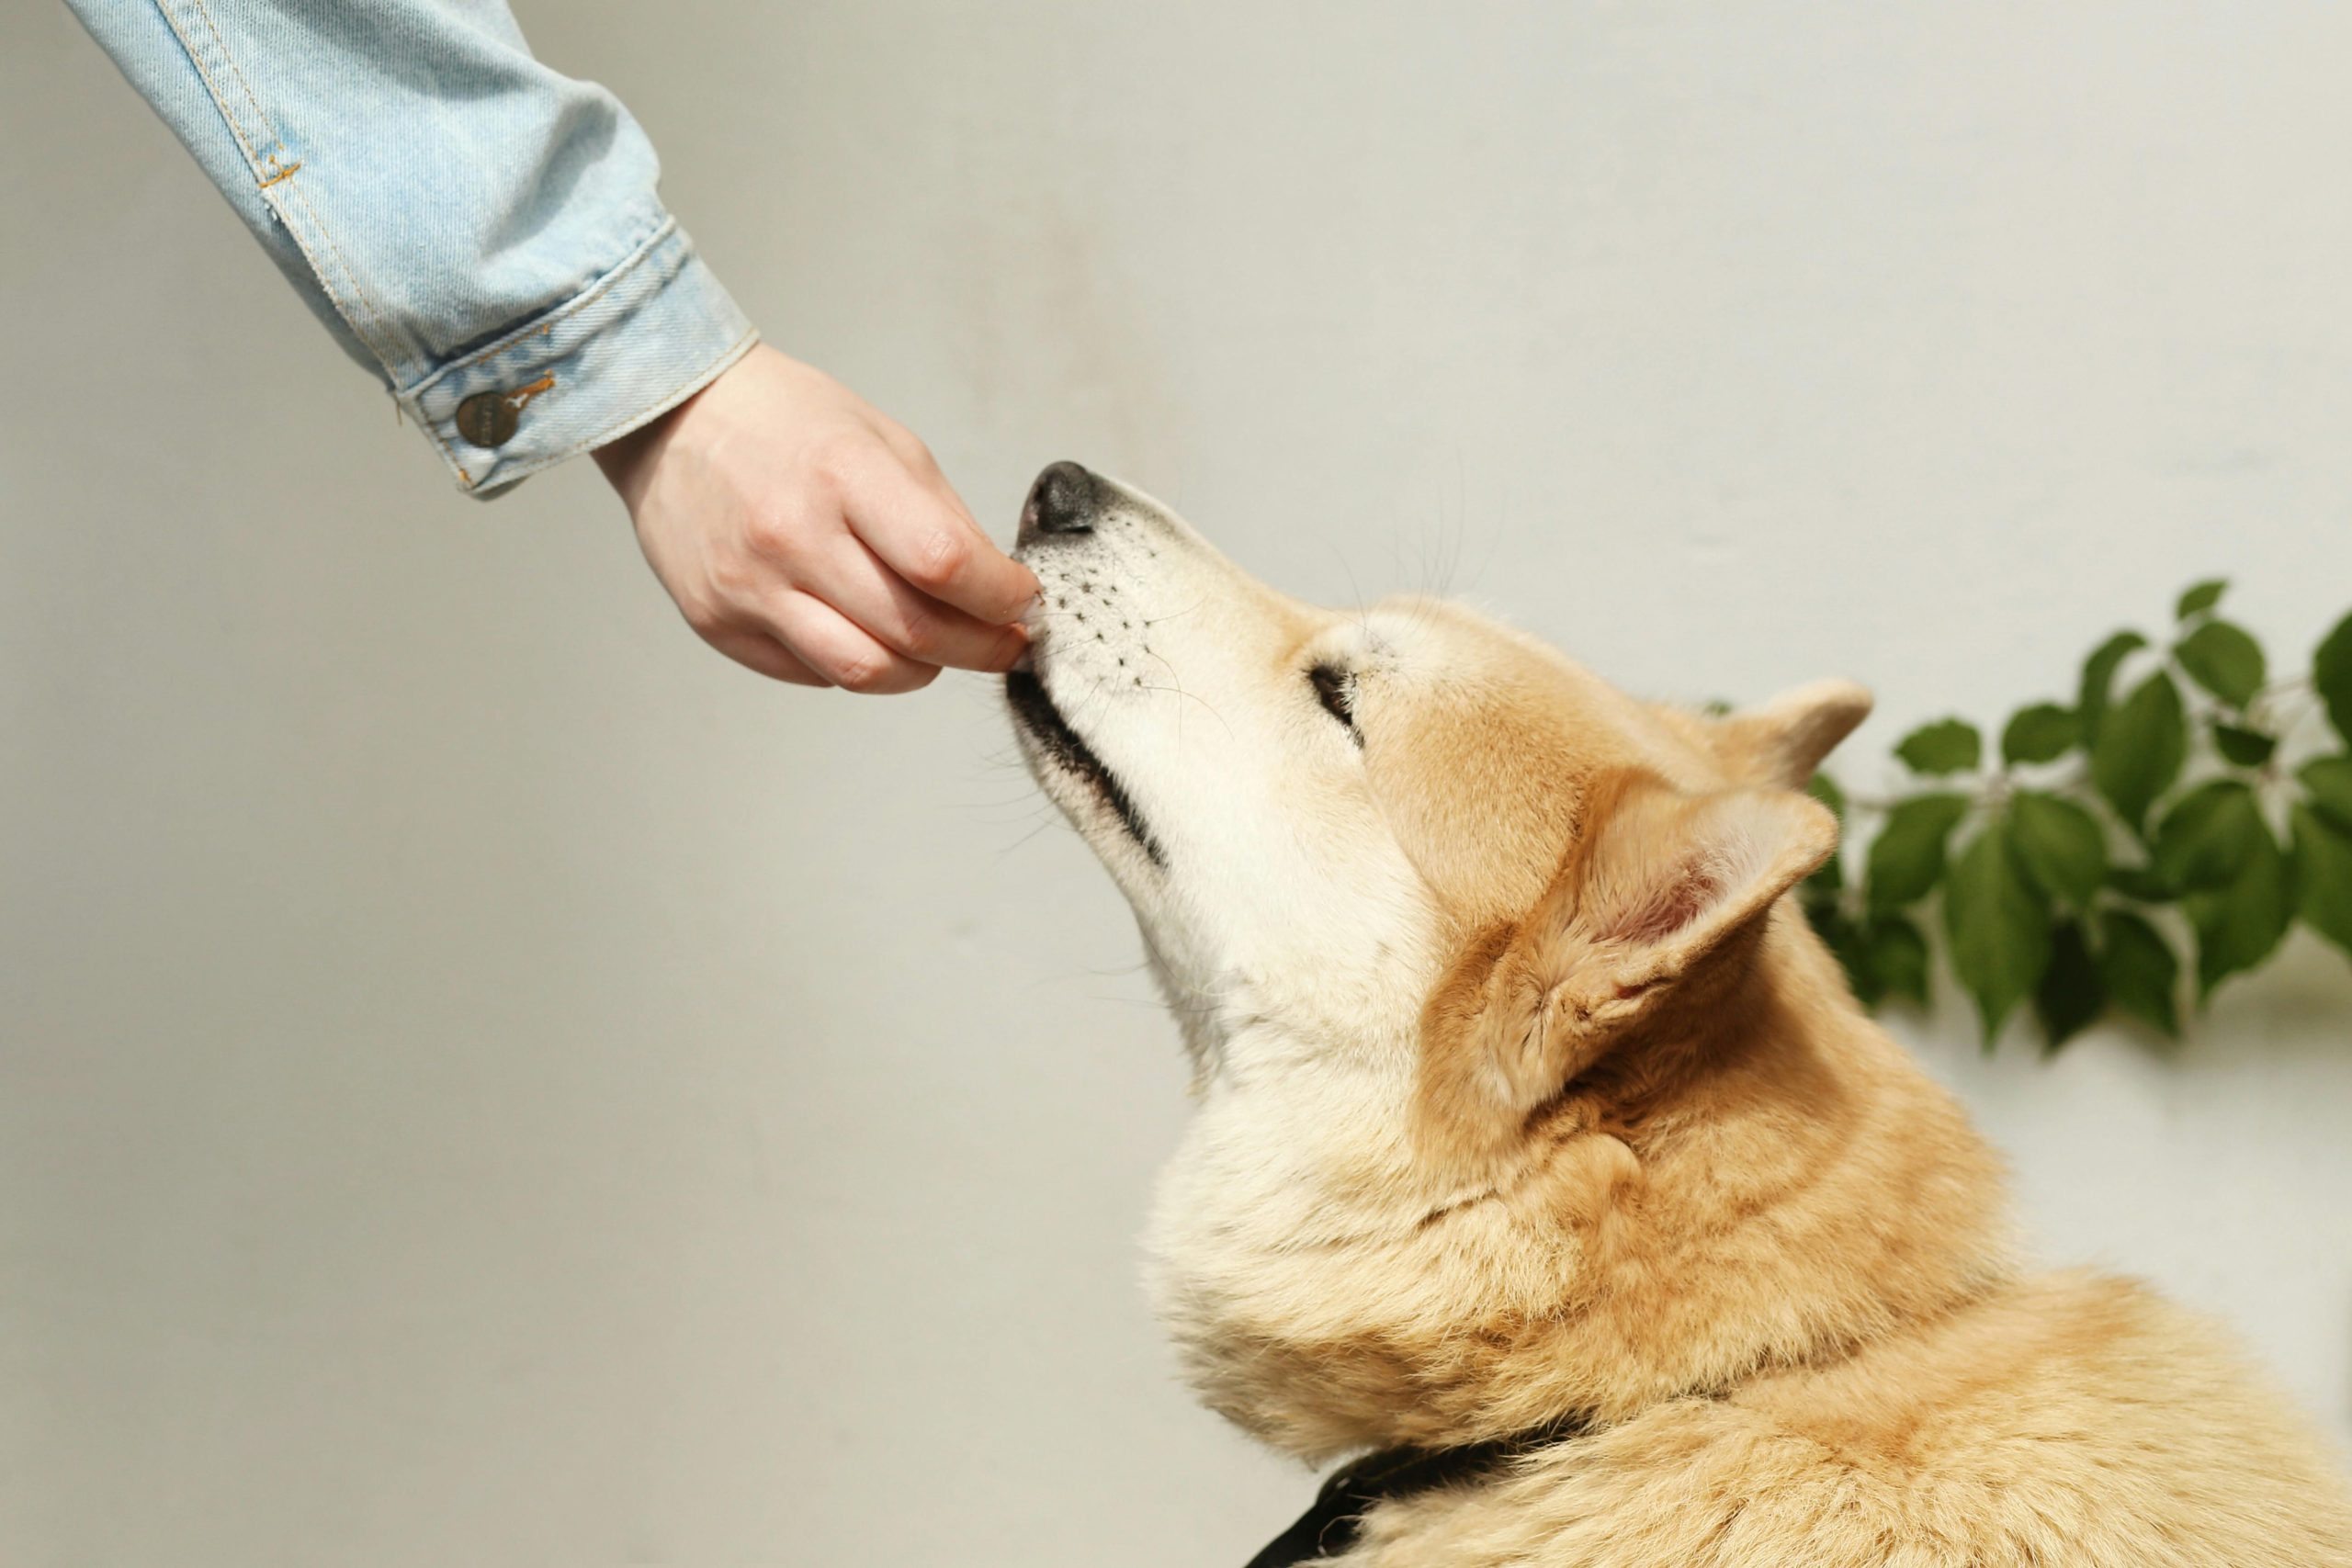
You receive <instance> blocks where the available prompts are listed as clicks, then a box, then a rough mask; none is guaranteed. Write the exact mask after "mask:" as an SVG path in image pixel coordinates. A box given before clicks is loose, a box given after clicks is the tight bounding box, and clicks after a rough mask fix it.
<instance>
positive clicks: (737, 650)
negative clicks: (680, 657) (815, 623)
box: [703, 629, 832, 686]
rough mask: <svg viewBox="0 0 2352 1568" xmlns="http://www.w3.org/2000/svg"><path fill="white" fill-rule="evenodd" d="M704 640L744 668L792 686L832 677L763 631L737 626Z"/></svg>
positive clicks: (823, 683) (822, 683)
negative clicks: (812, 666)
mask: <svg viewBox="0 0 2352 1568" xmlns="http://www.w3.org/2000/svg"><path fill="white" fill-rule="evenodd" d="M703 640H705V641H706V642H707V643H709V644H710V646H711V647H713V648H715V649H718V651H719V652H721V653H723V654H725V655H727V657H728V658H729V659H731V660H734V661H735V662H736V663H738V664H741V665H742V666H743V667H744V668H745V669H747V670H756V671H759V672H760V673H761V674H763V675H765V676H767V677H769V678H770V679H771V680H776V681H783V682H788V683H789V684H791V685H795V686H830V685H831V684H832V682H831V681H828V680H826V679H825V678H824V677H823V676H822V675H820V674H818V673H817V672H816V671H814V670H811V669H809V666H808V665H807V664H805V663H803V662H802V661H801V660H799V659H798V658H797V656H795V654H794V653H793V651H792V650H791V649H788V648H786V647H785V646H784V645H783V644H782V643H780V642H778V641H776V640H775V638H774V637H770V636H768V635H767V634H766V633H765V632H760V631H752V630H749V629H740V630H733V631H720V632H711V633H707V634H705V636H704V639H703Z"/></svg>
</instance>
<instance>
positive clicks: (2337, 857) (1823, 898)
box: [1800, 581, 2352, 1051]
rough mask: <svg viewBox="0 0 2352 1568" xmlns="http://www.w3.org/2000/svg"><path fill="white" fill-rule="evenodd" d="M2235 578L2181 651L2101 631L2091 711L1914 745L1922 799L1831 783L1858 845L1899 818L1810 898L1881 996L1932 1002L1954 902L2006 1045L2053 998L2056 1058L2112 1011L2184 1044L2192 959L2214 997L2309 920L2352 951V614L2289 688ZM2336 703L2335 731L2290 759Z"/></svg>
mask: <svg viewBox="0 0 2352 1568" xmlns="http://www.w3.org/2000/svg"><path fill="white" fill-rule="evenodd" d="M2226 587H2227V584H2226V583H2225V582H2222V581H2210V582H2200V583H2198V584H2197V585H2196V586H2194V587H2192V588H2190V589H2189V590H2188V592H2185V593H2183V594H2182V595H2181V596H2180V601H2179V603H2178V604H2177V606H2176V611H2175V621H2176V625H2175V627H2174V631H2173V635H2172V639H2171V641H2170V643H2169V644H2168V645H2166V646H2164V647H2161V648H2160V647H2157V646H2156V645H2155V644H2154V643H2152V642H2151V641H2150V640H2149V639H2148V638H2147V637H2144V636H2143V635H2142V634H2140V633H2139V632H2136V631H2120V632H2117V633H2116V634H2115V635H2114V636H2113V637H2109V638H2108V639H2107V640H2106V641H2105V642H2102V643H2100V644H2099V645H2098V648H2096V649H2092V651H2091V654H2090V656H2089V658H2087V659H2086V660H2084V663H2083V670H2082V676H2081V679H2080V681H2079V682H2078V683H2077V685H2076V688H2075V700H2074V702H2073V704H2072V705H2064V704H2061V703H2055V702H2040V703H2033V704H2030V705H2027V706H2025V707H2022V708H2019V709H2018V711H2017V712H2016V713H2015V714H2013V715H2011V716H2010V717H2009V720H2008V722H2007V724H2006V725H2005V726H2003V728H2002V729H2001V735H2000V756H1999V761H1997V763H1988V762H1987V760H1986V757H1985V738H1984V736H1983V735H1982V734H1981V733H1980V732H1979V731H1978V729H1977V728H1976V727H1975V726H1974V725H1972V724H1970V723H1968V722H1966V721H1965V720H1963V719H1959V718H1945V719H1939V720H1937V721H1935V722H1934V723H1931V724H1927V725H1923V726H1921V727H1920V728H1917V729H1915V730H1913V731H1912V732H1911V733H1910V734H1909V735H1906V736H1905V737H1904V738H1903V739H1902V741H1901V742H1900V743H1898V744H1897V745H1896V746H1895V748H1894V754H1895V756H1896V757H1897V758H1898V759H1899V760H1900V761H1902V763H1903V764H1904V766H1905V770H1906V772H1907V774H1908V776H1909V779H1910V782H1911V787H1910V788H1909V789H1908V790H1906V791H1905V793H1902V794H1900V795H1894V796H1891V797H1887V798H1882V799H1873V798H1869V797H1865V796H1862V795H1849V794H1847V793H1846V792H1845V791H1844V790H1842V789H1840V788H1839V787H1838V783H1837V781H1836V780H1834V779H1832V778H1831V777H1829V776H1828V775H1827V774H1826V773H1824V774H1819V775H1816V776H1815V779H1814V781H1813V784H1812V786H1811V788H1812V791H1813V794H1814V795H1815V796H1816V797H1818V798H1819V799H1820V800H1821V801H1823V802H1824V803H1825V804H1826V805H1827V806H1828V807H1829V808H1830V809H1831V810H1833V811H1835V812H1837V813H1838V816H1839V818H1840V819H1841V821H1844V822H1846V823H1847V824H1848V825H1849V835H1848V838H1849V842H1850V841H1851V838H1852V835H1851V832H1850V828H1851V825H1852V824H1853V823H1854V822H1855V821H1856V820H1857V819H1859V818H1865V817H1867V818H1875V819H1876V822H1877V829H1876V831H1875V832H1874V833H1873V834H1871V836H1870V837H1869V839H1868V840H1867V846H1866V848H1864V849H1862V850H1861V851H1860V852H1854V851H1852V850H1850V849H1848V848H1843V847H1841V849H1840V851H1839V852H1838V855H1837V856H1836V857H1834V858H1833V859H1831V860H1830V862H1829V863H1827V864H1826V865H1824V866H1823V867H1822V868H1821V869H1820V870H1819V871H1817V872H1815V874H1813V875H1812V876H1811V877H1809V878H1807V879H1806V881H1805V883H1804V886H1803V888H1802V889H1801V890H1800V893H1801V897H1802V899H1803V903H1804V911H1805V916H1806V918H1807V919H1810V920H1811V921H1812V922H1813V925H1814V929H1815V930H1816V931H1819V932H1820V933H1821V934H1822V936H1823V938H1824V939H1826V941H1827V942H1828V943H1829V946H1830V948H1831V950H1832V951H1833V952H1835V953H1837V954H1838V961H1839V962H1840V963H1841V964H1844V965H1845V968H1846V973H1847V976H1849V978H1850V979H1851V980H1852V982H1853V986H1854V991H1855V994H1856V995H1857V996H1859V997H1860V998H1861V999H1862V1002H1863V1004H1864V1005H1865V1006H1868V1007H1871V1008H1873V1009H1875V1008H1877V1007H1878V1006H1880V1005H1881V1004H1882V1003H1883V1002H1886V1001H1888V1000H1892V999H1898V998H1899V999H1905V1000H1909V1001H1913V1002H1917V1003H1919V1004H1922V1005H1924V1004H1925V1003H1926V1002H1927V1000H1928V985H1929V975H1930V971H1931V970H1932V968H1933V960H1932V958H1931V956H1930V946H1929V942H1928V920H1929V914H1928V910H1929V908H1930V906H1931V905H1932V906H1933V907H1934V908H1935V913H1936V916H1937V923H1939V925H1940V927H1941V929H1942V932H1943V937H1944V951H1945V958H1946V962H1947V963H1948V964H1950V966H1951V971H1952V974H1953V976H1955V977H1956V978H1957V979H1958V980H1959V981H1960V984H1961V986H1962V988H1963V989H1965V990H1966V991H1967V992H1968V994H1969V996H1970V997H1971V998H1973V1000H1974V1001H1975V1004H1976V1012H1977V1017H1978V1018H1979V1020H1980V1021H1982V1022H1983V1024H1984V1029H1985V1048H1986V1049H1988V1050H1989V1049H1991V1047H1992V1044H1993V1042H1994V1041H1995V1039H1996V1037H1997V1036H1998V1035H1999V1033H2000V1032H2001V1027H2002V1025H2003V1024H2004V1023H2006V1022H2007V1021H2008V1019H2009V1017H2010V1015H2011V1014H2012V1013H2013V1012H2015V1011H2016V1010H2017V1009H2018V1007H2019V1006H2020V1005H2021V1004H2024V1003H2027V1002H2029V1001H2030V1003H2031V1005H2032V1009H2033V1011H2034V1014H2035V1016H2036V1017H2037V1018H2038V1019H2039V1021H2040V1022H2041V1032H2042V1036H2043V1039H2044V1040H2045V1041H2046V1042H2047V1044H2048V1047H2049V1049H2051V1050H2052V1051H2054V1050H2056V1049H2058V1048H2059V1047H2060V1046H2062V1045H2064V1043H2066V1042H2067V1041H2068V1040H2069V1039H2071V1038H2073V1037H2074V1036H2075V1034H2077V1033H2079V1032H2081V1031H2082V1030H2084V1029H2085V1028H2086V1027H2087V1026H2089V1025H2090V1024H2091V1023H2092V1022H2094V1021H2097V1020H2098V1019H2099V1018H2101V1017H2104V1016H2106V1015H2107V1014H2108V1013H2109V1012H2110V1011H2113V1012H2119V1013H2121V1014H2123V1015H2125V1016H2128V1017H2131V1018H2133V1019H2136V1020H2138V1021H2141V1022H2143V1023H2145V1024H2147V1025H2149V1026H2151V1027H2153V1028H2154V1029H2156V1030H2159V1031H2161V1032H2163V1033H2165V1034H2166V1035H2170V1036H2176V1037H2177V1035H2178V1034H2179V1032H2180V1023H2181V1009H2180V1001H2181V994H2182V991H2183V988H2184V987H2183V975H2184V970H2183V954H2184V953H2186V954H2188V955H2189V957H2190V960H2191V963H2192V965H2193V969H2194V973H2195V976H2196V982H2195V987H2194V997H2195V1002H2196V1005H2197V1006H2199V1007H2200V1008H2201V1007H2202V1006H2203V1005H2204V1003H2205V1002H2206V1001H2207V1000H2208V999H2209V998H2211V996H2212V994H2213V990H2214V987H2217V986H2219V985H2220V984H2221V983H2222V981H2223V980H2225V979H2227V978H2229V977H2230V976H2233V975H2238V974H2243V973H2245V972H2246V971H2248V970H2251V969H2254V968H2256V967H2258V966H2259V965H2261V964H2263V963H2265V962H2267V960H2268V959H2269V957H2270V956H2271V954H2272V953H2275V952H2276V951H2277V950H2278V944H2279V942H2281V941H2282V940H2283V939H2284V938H2285V936H2286V934H2287V931H2288V930H2289V928H2290V926H2291V925H2292V924H2293V923H2294V922H2295V920H2296V919H2301V920H2302V922H2303V923H2304V924H2305V925H2308V926H2309V927H2311V928H2312V930H2313V931H2317V932H2318V933H2319V934H2320V935H2321V936H2323V937H2325V938H2326V939H2327V940H2328V941H2330V942H2334V943H2335V944H2336V945H2337V946H2338V947H2341V948H2343V949H2344V950H2345V951H2346V953H2352V750H2346V746H2347V744H2352V615H2347V616H2346V618H2345V619H2344V620H2343V621H2342V622H2341V623H2340V624H2338V625H2337V626H2336V627H2335V630H2334V631H2332V632H2330V633H2329V634H2328V635H2327V637H2325V638H2324V639H2323V640H2322V642H2321V643H2320V645H2319V648H2318V650H2317V651H2316V652H2315V653H2314V654H2313V656H2312V665H2311V670H2310V672H2309V673H2308V674H2307V675H2297V676H2294V677H2291V678H2290V679H2287V680H2283V681H2274V680H2272V678H2271V674H2270V671H2269V664H2268V660H2267V658H2266V656H2265V655H2264V653H2263V650H2262V646H2261V644H2260V643H2258V642H2256V640H2255V638H2254V637H2253V635H2252V634H2250V633H2249V632H2247V631H2246V630H2245V627H2243V626H2238V625H2236V624H2235V623H2234V622H2232V621H2227V620H2224V619H2222V617H2221V616H2220V615H2218V614H2217V611H2218V610H2219V607H2220V605H2221V602H2222V592H2223V591H2224V589H2225V588H2226ZM2127 670H2129V671H2132V672H2133V679H2132V681H2131V683H2130V685H2129V687H2128V689H2127V690H2125V691H2124V692H2123V693H2122V694H2121V695H2120V697H2119V696H2118V695H2117V687H2118V683H2119V679H2120V677H2121V676H2123V675H2124V674H2125V673H2126V671H2127ZM2314 707H2316V708H2319V709H2323V710H2324V712H2325V714H2326V716H2327V720H2328V724H2329V726H2331V727H2332V728H2333V729H2334V734H2333V736H2330V737H2328V738H2327V740H2326V742H2324V744H2323V745H2322V747H2321V748H2320V749H2319V750H2318V751H2317V752H2316V753H2315V754H2307V755H2302V756H2301V757H2300V758H2299V759H2298V760H2296V761H2293V762H2291V763H2290V757H2289V751H2290V742H2291V741H2292V740H2293V739H2294V738H2295V736H2296V735H2297V734H2298V733H2299V732H2300V731H2302V730H2304V729H2307V728H2318V727H2317V726H2307V725H2305V723H2304V720H2305V719H2306V718H2307V717H2308V716H2310V715H2311V713H2312V709H2313V708H2314ZM2329 746H2333V747H2334V748H2335V749H2333V750H2328V749H2327V748H2328V747H2329Z"/></svg>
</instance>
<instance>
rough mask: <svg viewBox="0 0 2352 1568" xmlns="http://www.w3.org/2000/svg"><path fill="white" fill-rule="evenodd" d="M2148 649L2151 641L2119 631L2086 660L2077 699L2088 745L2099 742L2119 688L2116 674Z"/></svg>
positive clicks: (2077, 706) (2077, 711) (2077, 707)
mask: <svg viewBox="0 0 2352 1568" xmlns="http://www.w3.org/2000/svg"><path fill="white" fill-rule="evenodd" d="M2147 646H2148V639H2147V638H2146V637H2142V636H2141V635H2140V634H2139V633H2138V632H2117V633H2116V634H2115V635H2114V636H2113V637H2109V638H2108V639H2107V640H2106V641H2105V642H2103V643H2100V644H2099V645H2098V647H2097V648H2095V649H2091V655H2090V657H2089V658H2088V659H2086V660H2083V681H2082V686H2081V688H2080V691H2079V694H2077V696H2076V697H2075V716H2076V717H2077V718H2078V719H2079V720H2080V722H2081V724H2082V727H2083V741H2084V743H2085V744H2086V745H2087V744H2089V743H2090V742H2092V741H2094V740H2097V739H2098V730H2099V724H2100V722H2101V721H2102V720H2103V719H2105V717H2106V716H2107V699H2108V695H2109V693H2110V692H2112V691H2113V690H2114V689H2115V671H2116V669H2117V667H2118V666H2120V664H2121V663H2122V662H2123V661H2124V660H2127V659H2129V658H2131V655H2132V654H2134V653H2135V652H2137V651H2139V650H2140V649H2143V648H2145V647H2147Z"/></svg>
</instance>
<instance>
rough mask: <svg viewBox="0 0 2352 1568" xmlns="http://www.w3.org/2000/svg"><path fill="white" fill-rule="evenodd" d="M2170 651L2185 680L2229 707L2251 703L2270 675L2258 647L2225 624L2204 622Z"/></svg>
mask: <svg viewBox="0 0 2352 1568" xmlns="http://www.w3.org/2000/svg"><path fill="white" fill-rule="evenodd" d="M2172 651H2173V657H2174V658H2176V659H2177V660H2180V667H2181V668H2182V669H2183V670H2186V671H2188V675H2189V679H2191V680H2193V681H2195V682H2197V683H2198V684H2199V685H2200V686H2202V687H2204V688H2205V689H2206V690H2207V691H2209V692H2211V693H2212V694H2214V695H2215V696H2217V697H2219V698H2221V699H2222V701H2223V702H2225V703H2227V704H2229V705H2230V706H2232V707H2233V708H2240V709H2243V708H2244V707H2245V705H2246V704H2248V703H2250V702H2252V701H2254V695H2255V694H2256V692H2259V691H2261V690H2262V682H2264V681H2265V680H2266V679H2267V678H2268V676H2269V673H2270V667H2269V665H2268V663H2267V661H2266V660H2264V659H2263V657H2262V645H2261V644H2260V643H2258V642H2256V641H2255V640H2254V638H2253V637H2252V636H2251V635H2250V634H2249V633H2248V632H2247V631H2246V629H2245V627H2244V626H2236V625H2233V623H2231V622H2229V621H2207V622H2206V623H2205V624H2204V625H2202V626H2199V627H2198V628H2197V629H2196V630H2195V631H2193V632H2190V633H2189V634H2188V636H2187V637H2182V638H2181V639H2180V641H2179V642H2178V643H2177V644H2176V645H2175V646H2174V648H2173V650H2172Z"/></svg>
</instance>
